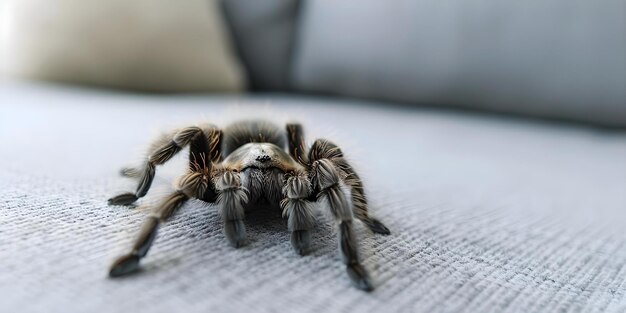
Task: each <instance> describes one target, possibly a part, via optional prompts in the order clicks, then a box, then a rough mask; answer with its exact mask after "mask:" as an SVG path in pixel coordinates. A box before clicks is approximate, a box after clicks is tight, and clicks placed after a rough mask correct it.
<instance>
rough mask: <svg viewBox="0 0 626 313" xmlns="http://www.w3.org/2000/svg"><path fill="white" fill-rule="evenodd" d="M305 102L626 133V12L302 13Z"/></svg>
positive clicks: (470, 8) (514, 6) (401, 6)
mask: <svg viewBox="0 0 626 313" xmlns="http://www.w3.org/2000/svg"><path fill="white" fill-rule="evenodd" d="M293 80H294V85H295V87H296V88H298V89H299V90H302V91H315V92H326V93H332V94H340V95H346V96H358V97H366V98H373V99H387V100H394V101H403V102H408V103H419V104H428V105H452V106H460V107H468V108H477V109H486V110H492V111H499V112H514V113H520V114H527V115H534V116H541V117H550V118H562V119H568V120H576V121H584V122H591V123H596V124H599V125H607V126H619V127H626V10H625V9H624V2H623V1H619V0H617V1H612V0H609V1H599V2H598V1H569V0H556V1H540V0H532V1H512V2H511V1H507V2H501V1H493V0H477V1H469V2H468V1H461V0H459V1H443V2H442V1H437V0H424V1H410V0H400V1H377V0H364V1H360V2H359V5H358V9H357V8H355V6H354V3H353V2H352V1H346V0H340V1H334V0H333V1H331V0H321V1H307V2H306V3H305V5H303V8H302V23H301V28H300V33H299V35H298V42H297V49H296V55H295V58H294V71H293Z"/></svg>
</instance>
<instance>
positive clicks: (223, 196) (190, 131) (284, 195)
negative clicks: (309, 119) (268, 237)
mask: <svg viewBox="0 0 626 313" xmlns="http://www.w3.org/2000/svg"><path fill="white" fill-rule="evenodd" d="M186 146H189V170H188V171H187V173H185V174H184V175H183V176H181V177H180V179H179V180H178V181H177V184H176V185H177V190H176V191H175V192H173V193H172V194H171V195H169V196H168V197H166V198H165V199H164V200H163V201H162V202H161V203H160V204H159V205H158V206H156V207H155V209H154V210H153V213H152V214H151V215H150V216H149V217H148V219H147V221H146V222H145V223H144V226H143V228H142V230H141V232H140V234H139V237H138V238H137V240H136V242H135V244H134V246H133V248H132V250H131V252H130V253H128V254H126V255H124V256H122V257H120V258H118V259H117V260H116V261H115V262H114V263H113V266H112V267H111V270H110V272H109V275H110V276H111V277H117V276H121V275H124V274H128V273H131V272H133V271H135V270H137V269H138V268H139V260H140V259H141V258H142V257H144V256H145V255H146V253H147V252H148V249H149V248H150V246H151V244H152V241H153V240H154V237H155V235H156V230H157V227H158V225H159V223H161V222H164V221H166V220H167V219H168V218H169V217H170V216H172V214H173V213H174V212H175V211H176V210H177V209H178V208H179V207H180V206H181V205H182V204H183V203H184V202H185V201H186V200H188V199H190V198H197V199H200V200H202V201H206V202H210V203H216V204H217V206H218V207H219V211H220V215H221V217H222V219H223V221H224V233H225V234H226V238H227V239H228V241H229V242H230V244H231V245H232V246H234V247H240V246H242V245H244V244H245V243H246V230H245V225H244V217H245V212H246V211H247V210H250V209H254V208H256V207H259V206H273V207H276V208H278V209H281V210H282V212H283V216H284V217H286V218H287V224H288V228H289V231H291V243H292V245H293V247H294V249H295V250H296V251H297V252H298V253H299V254H305V253H306V252H307V251H308V249H309V245H310V240H311V234H310V231H311V229H312V228H313V226H314V223H315V214H314V204H315V203H316V202H318V201H319V202H321V203H322V205H323V206H324V207H326V208H327V209H328V210H329V211H330V213H331V215H332V216H333V217H334V218H335V220H336V221H337V225H338V235H339V242H340V251H341V254H342V257H343V261H344V263H345V264H346V269H347V271H348V274H349V276H350V278H351V280H352V282H353V283H355V285H356V286H357V287H359V288H361V289H364V290H372V289H373V286H372V283H371V281H370V277H369V275H368V274H367V271H366V270H365V268H364V267H363V266H362V265H361V263H360V261H359V257H358V252H357V244H356V239H355V236H354V231H353V225H352V223H353V218H354V217H356V218H358V219H359V220H361V221H362V222H364V223H365V225H367V226H368V227H369V228H370V229H371V230H372V231H374V232H376V233H381V234H389V230H388V229H387V228H386V227H385V226H384V225H383V224H382V223H381V222H379V221H378V220H376V219H374V218H373V217H371V216H370V215H368V212H367V201H366V198H365V195H364V192H363V184H362V182H361V179H360V178H359V176H358V175H357V174H356V172H355V171H354V169H353V168H352V166H350V164H348V162H347V161H346V160H345V159H344V157H343V153H342V152H341V150H340V149H339V148H338V147H337V146H336V145H335V144H333V143H331V142H329V141H327V140H324V139H318V140H316V141H315V142H314V143H313V145H312V146H311V148H310V149H308V150H309V151H308V153H307V149H306V148H305V146H304V138H303V133H302V127H301V126H300V125H299V124H287V127H286V130H285V131H282V130H281V129H280V128H278V127H276V126H275V125H273V124H271V123H269V122H265V121H244V122H238V123H234V124H232V125H230V126H228V127H226V128H224V129H223V130H220V129H219V128H217V127H215V126H213V125H204V126H200V127H195V126H194V127H187V128H183V129H180V130H176V131H174V132H171V133H169V134H166V135H164V136H163V137H162V138H160V139H159V140H157V141H156V142H155V143H154V144H153V145H152V146H151V148H150V149H149V151H148V157H147V159H146V161H145V163H144V164H143V166H142V167H140V168H138V169H125V170H123V171H122V174H123V175H125V176H128V177H134V178H136V179H137V180H138V182H139V183H138V187H137V190H136V191H135V192H134V193H124V194H121V195H118V196H115V197H113V198H111V199H109V204H113V205H129V204H132V203H133V202H135V201H137V199H139V198H141V197H143V196H144V195H145V194H146V193H147V192H148V189H149V188H150V185H151V184H152V180H153V178H154V175H155V168H156V166H157V165H160V164H163V163H165V162H167V161H168V160H169V159H171V158H172V157H173V156H174V155H175V154H176V153H178V152H179V151H180V150H182V149H183V148H184V147H186Z"/></svg>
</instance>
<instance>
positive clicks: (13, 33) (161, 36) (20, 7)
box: [0, 0, 245, 92]
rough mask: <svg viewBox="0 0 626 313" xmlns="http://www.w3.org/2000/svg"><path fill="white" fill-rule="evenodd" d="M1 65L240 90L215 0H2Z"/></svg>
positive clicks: (154, 86)
mask: <svg viewBox="0 0 626 313" xmlns="http://www.w3.org/2000/svg"><path fill="white" fill-rule="evenodd" d="M2 4H3V5H4V7H3V12H2V13H1V14H2V15H1V16H0V18H2V19H3V21H2V23H3V26H4V27H6V28H3V32H2V33H1V35H3V38H0V48H3V51H0V53H3V58H2V62H4V63H5V64H4V65H3V64H0V65H3V67H4V68H5V69H4V70H5V71H6V72H7V73H9V74H10V75H15V76H19V77H26V78H35V79H48V80H55V81H64V82H72V83H81V84H93V85H101V86H108V87H120V88H128V89H135V90H142V91H156V92H182V91H239V90H242V89H243V88H244V87H245V73H244V72H243V70H242V68H241V66H240V64H239V61H238V59H237V57H236V55H235V54H233V53H232V51H231V50H232V49H231V44H230V38H229V35H228V33H227V32H225V30H224V28H225V26H224V25H222V24H223V21H222V18H221V14H220V10H219V7H218V4H217V0H211V1H204V0H188V1H187V0H186V1H183V2H180V3H179V2H173V1H169V0H156V1H155V0H107V1H99V0H52V1H49V0H6V1H3V3H2Z"/></svg>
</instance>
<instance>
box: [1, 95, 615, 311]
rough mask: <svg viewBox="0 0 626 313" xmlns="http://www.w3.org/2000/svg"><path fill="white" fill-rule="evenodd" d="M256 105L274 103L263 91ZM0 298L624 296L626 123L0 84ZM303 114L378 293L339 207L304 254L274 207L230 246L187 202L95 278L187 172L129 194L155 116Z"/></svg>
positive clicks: (235, 301) (37, 302)
mask: <svg viewBox="0 0 626 313" xmlns="http://www.w3.org/2000/svg"><path fill="white" fill-rule="evenodd" d="M268 103H269V104H270V105H268ZM0 104H1V105H0V142H1V143H2V149H0V256H1V257H2V266H0V294H1V295H2V301H0V311H1V312H35V311H38V312H63V313H68V312H69V313H72V312H192V313H193V312H260V313H266V312H316V313H319V312H364V313H369V312H372V313H381V312H416V313H419V312H459V313H463V312H487V311H489V312H491V311H497V312H569V311H571V312H609V313H610V312H615V313H617V312H624V309H625V308H626V301H625V300H624V295H625V294H626V249H624V246H625V245H626V233H625V232H624V227H625V226H626V211H625V210H624V208H626V197H624V190H626V175H625V173H626V162H624V160H626V134H625V133H623V132H597V131H596V130H594V129H592V128H587V127H573V126H563V125H552V124H547V123H540V122H527V121H523V120H511V119H506V118H493V117H488V116H480V115H468V114H460V113H458V112H446V111H442V110H424V109H419V110H418V109H416V110H410V109H407V108H398V107H390V106H386V107H385V106H383V105H381V104H380V103H377V102H357V101H341V100H337V99H322V98H303V97H293V96H284V95H283V96H281V95H275V96H261V95H256V96H254V97H218V96H169V97H162V96H161V97H158V96H147V95H129V94H116V93H104V92H94V91H89V90H80V89H69V88H50V87H41V86H0ZM250 116H254V117H260V116H265V117H271V118H272V119H273V120H276V121H278V122H280V121H281V120H283V119H285V118H287V117H289V118H291V119H296V120H300V121H303V122H304V123H305V128H306V136H307V142H308V143H309V144H310V143H311V142H312V141H313V140H314V139H315V138H318V137H326V138H330V139H332V140H333V141H335V142H336V143H338V144H339V145H340V146H341V147H342V149H343V151H344V152H345V154H346V155H347V157H348V158H349V159H350V160H351V162H352V163H353V164H354V165H355V168H356V169H357V170H358V171H359V174H360V175H361V177H362V178H363V179H364V182H365V188H366V191H367V193H368V195H369V198H370V200H371V204H372V205H371V210H372V212H373V214H374V215H376V216H378V217H379V218H380V219H381V220H383V221H384V222H385V223H386V224H387V226H389V228H390V229H391V232H392V234H391V235H390V236H378V235H372V234H371V233H369V232H367V231H365V230H364V229H363V227H361V224H359V223H357V224H356V225H357V227H358V235H359V238H361V239H362V244H361V246H360V247H361V253H362V259H363V262H364V264H365V266H366V267H367V268H369V269H370V270H371V272H372V275H373V277H374V279H375V281H376V283H377V289H376V290H375V291H374V292H373V293H370V294H368V293H364V292H362V291H359V290H356V289H355V288H354V287H352V286H351V285H350V283H349V280H348V278H347V277H346V273H345V271H344V268H343V266H342V264H341V258H340V256H339V254H338V253H337V246H338V244H337V241H336V233H335V229H334V225H333V224H332V223H326V222H324V221H325V220H324V219H320V223H319V224H318V225H317V226H316V228H315V229H314V234H313V252H312V253H311V254H310V255H307V256H304V257H301V256H299V255H297V254H296V253H295V252H294V251H293V249H292V247H291V244H290V243H289V234H288V232H287V225H286V223H285V221H283V220H282V219H281V217H280V212H275V214H274V215H263V214H260V212H251V213H250V214H249V215H248V218H247V219H246V226H247V231H248V235H249V238H250V244H249V245H248V246H246V247H244V248H241V249H233V248H231V247H230V246H229V244H228V243H227V242H226V239H225V237H224V235H223V233H222V223H221V222H220V218H219V216H218V214H217V209H216V208H215V207H214V206H212V205H207V204H204V203H201V202H198V201H191V202H189V203H187V204H185V205H184V206H183V207H182V208H181V210H180V212H179V214H178V215H176V216H175V217H174V218H172V220H171V222H169V223H166V224H164V225H163V227H162V228H161V229H160V231H159V234H158V236H157V239H156V242H155V244H154V246H153V249H152V250H151V251H150V253H149V254H148V256H147V257H146V258H145V259H144V260H143V261H142V262H143V263H142V265H143V269H144V270H143V271H142V272H141V273H139V274H138V275H134V276H130V277H128V278H125V279H120V280H110V279H107V277H106V273H107V269H108V266H109V265H110V262H111V261H112V260H113V259H114V258H115V257H116V256H117V255H119V254H120V253H123V252H126V251H127V249H128V248H129V247H130V245H131V244H132V241H133V240H134V238H135V236H136V234H137V232H138V231H139V228H140V225H141V223H142V220H143V219H144V218H145V216H146V214H148V212H149V210H150V207H151V205H153V204H154V203H155V200H158V199H160V198H161V197H162V196H164V195H166V194H167V193H168V192H170V190H171V184H172V181H173V180H174V179H176V177H178V176H179V175H181V174H182V173H183V172H184V171H185V164H184V161H185V159H186V158H187V155H186V153H185V152H184V151H183V152H182V153H181V154H180V155H179V157H176V158H174V159H173V160H172V161H171V164H169V165H166V166H163V167H159V168H158V169H157V177H156V179H155V181H154V185H153V189H151V190H150V192H149V193H148V196H147V197H146V198H145V199H144V200H142V201H141V202H140V206H139V207H137V208H126V207H116V206H107V205H106V199H107V198H108V197H110V196H111V195H113V194H115V193H116V192H119V191H127V190H132V188H133V187H134V184H133V182H131V181H128V180H125V179H122V178H120V177H117V171H118V169H119V168H120V167H122V166H124V165H129V164H130V165H132V164H135V162H138V161H140V160H142V157H143V156H144V151H145V147H146V146H147V145H148V143H149V142H150V140H151V139H152V138H153V137H154V136H155V135H158V134H159V133H160V132H161V131H163V130H166V129H170V128H172V127H174V126H181V125H189V124H193V123H196V122H198V121H211V122H214V123H217V124H218V125H224V124H226V123H227V122H228V120H232V119H238V118H244V117H250Z"/></svg>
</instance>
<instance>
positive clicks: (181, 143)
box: [108, 126, 222, 205]
mask: <svg viewBox="0 0 626 313" xmlns="http://www.w3.org/2000/svg"><path fill="white" fill-rule="evenodd" d="M221 136H222V132H221V131H220V130H218V129H216V128H215V127H213V126H205V127H196V126H192V127H187V128H183V129H181V130H178V131H175V132H173V133H171V134H168V135H165V136H162V137H161V138H160V139H159V140H157V141H156V142H154V143H153V144H152V146H151V148H150V149H149V151H148V157H147V159H146V162H145V163H144V165H143V166H142V167H141V169H133V168H125V169H122V175H124V176H127V177H134V178H138V180H139V184H138V186H137V189H136V191H135V192H129V193H123V194H120V195H117V196H115V197H112V198H111V199H109V201H108V202H109V205H129V204H132V203H133V202H135V201H137V199H139V198H141V197H143V196H145V195H146V193H147V192H148V190H149V189H150V185H152V180H153V179H154V175H155V170H156V166H157V165H161V164H164V163H165V162H167V161H169V160H170V159H171V158H172V157H173V156H174V155H176V154H177V153H178V152H180V150H182V149H183V148H184V147H185V146H187V145H190V146H191V148H190V156H189V159H190V166H192V165H194V163H195V165H199V166H202V167H206V166H207V164H209V165H210V163H211V161H217V160H219V158H220V157H221V155H220V151H219V146H220V145H219V142H220V139H221ZM207 196H209V197H210V196H211V195H207ZM213 196H215V194H213Z"/></svg>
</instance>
